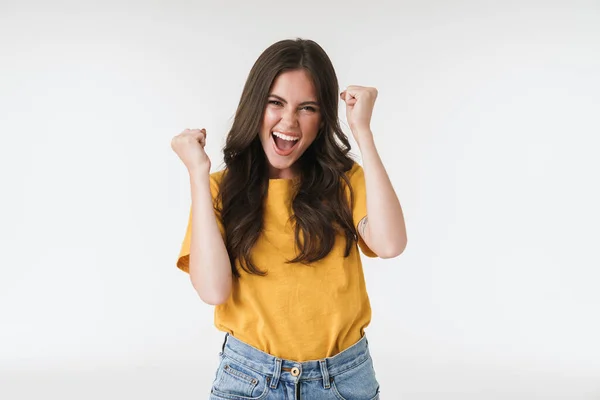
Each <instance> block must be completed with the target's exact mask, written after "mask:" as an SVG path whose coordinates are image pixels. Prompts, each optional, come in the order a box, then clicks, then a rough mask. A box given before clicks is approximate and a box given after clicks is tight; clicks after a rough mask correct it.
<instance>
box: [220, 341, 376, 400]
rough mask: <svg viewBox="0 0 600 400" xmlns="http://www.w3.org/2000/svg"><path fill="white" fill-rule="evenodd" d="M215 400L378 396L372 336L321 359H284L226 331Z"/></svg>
mask: <svg viewBox="0 0 600 400" xmlns="http://www.w3.org/2000/svg"><path fill="white" fill-rule="evenodd" d="M219 356H220V358H221V363H220V364H219V368H218V369H217V373H216V376H215V380H214V382H213V385H212V389H211V394H210V400H378V399H379V383H378V382H377V379H376V378H375V370H374V369H373V360H372V359H371V355H370V353H369V344H368V341H367V337H366V336H363V337H362V338H361V339H360V340H359V341H358V342H356V343H355V344H353V345H352V346H350V347H349V348H348V349H346V350H344V351H342V352H341V353H338V354H336V355H335V356H333V357H328V358H324V359H321V360H314V361H305V362H295V361H291V360H284V359H281V358H278V357H275V356H272V355H270V354H267V353H265V352H262V351H261V350H258V349H257V348H255V347H252V346H250V345H249V344H246V343H244V342H242V341H241V340H239V339H237V338H235V337H233V336H231V335H230V334H226V335H225V341H224V343H223V351H222V352H221V353H219Z"/></svg>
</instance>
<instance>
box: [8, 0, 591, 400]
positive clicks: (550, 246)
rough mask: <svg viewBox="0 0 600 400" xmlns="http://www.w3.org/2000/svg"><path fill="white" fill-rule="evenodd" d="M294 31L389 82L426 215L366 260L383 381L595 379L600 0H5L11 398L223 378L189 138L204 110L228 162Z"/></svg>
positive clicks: (397, 180)
mask: <svg viewBox="0 0 600 400" xmlns="http://www.w3.org/2000/svg"><path fill="white" fill-rule="evenodd" d="M295 37H302V38H309V39H313V40H315V41H317V42H318V43H319V44H321V46H323V48H324V49H325V51H326V52H327V53H328V54H329V56H330V58H331V59H332V61H333V63H334V66H335V68H336V71H337V74H338V78H339V83H340V87H341V88H343V87H345V86H347V85H351V84H356V85H364V86H374V87H376V88H377V89H378V90H379V97H378V99H377V102H376V105H375V111H374V114H373V121H372V129H373V131H374V134H375V136H376V144H377V146H378V149H379V152H380V155H381V157H382V159H383V161H384V164H385V165H386V167H387V170H388V172H389V175H390V177H391V179H392V181H393V184H394V187H395V188H396V190H397V193H398V195H399V198H400V201H401V203H402V206H403V209H404V213H405V217H406V223H407V230H408V237H409V241H408V247H407V249H406V251H405V252H404V253H403V254H402V255H401V256H400V257H398V258H396V259H392V260H381V259H374V260H371V259H365V274H366V277H367V283H368V289H369V293H370V296H371V301H372V307H373V322H372V324H371V326H370V327H369V328H368V330H367V334H368V335H369V338H370V345H371V349H372V353H373V357H374V362H375V368H376V371H377V376H378V379H379V381H380V384H381V393H382V398H383V399H385V400H394V399H405V400H430V399H444V400H447V399H457V400H458V399H460V400H466V399H474V400H475V399H477V400H480V399H534V398H535V399H569V400H574V399H600V340H599V338H600V311H599V310H600V291H599V290H598V287H599V286H600V285H599V282H598V281H599V280H600V272H599V271H600V256H599V255H598V247H599V246H598V242H599V239H600V234H599V230H598V226H599V224H600V213H599V211H598V204H600V194H599V192H600V190H599V187H598V186H599V185H598V181H599V178H598V172H599V171H600V162H599V161H598V151H599V150H598V144H599V140H598V135H599V134H600V3H599V2H598V1H589V2H583V1H581V2H574V1H571V2H569V1H563V2H556V1H555V2H548V1H545V2H541V1H540V2H537V3H534V2H531V1H520V2H517V1H514V2H500V1H498V2H489V1H485V2H476V1H454V2H444V1H437V2H434V1H416V0H414V1H404V2H391V1H390V2H387V3H383V2H377V1H361V2H358V1H336V2H326V1H304V2H294V3H292V2H263V1H251V2H250V1H249V2H242V1H237V2H233V1H230V2H218V3H217V2H212V3H209V2H200V1H181V0H179V1H168V2H167V1H162V2H161V1H152V2H141V1H139V2H119V3H117V2H114V3H112V4H111V3H110V2H102V4H101V3H100V2H98V3H96V4H94V3H90V2H72V3H66V2H60V1H58V2H57V1H53V2H42V1H41V0H40V1H37V2H23V1H20V2H17V1H14V2H8V1H1V2H0V57H1V58H0V132H1V142H0V143H1V144H0V183H1V190H2V192H1V197H0V202H1V207H0V246H1V249H0V398H2V399H10V400H12V399H39V398H48V399H107V398H111V399H131V398H133V399H147V400H150V399H167V398H169V399H175V398H176V399H204V398H207V397H208V391H209V388H210V384H211V383H212V380H213V378H214V372H215V368H216V366H217V354H218V351H219V350H220V345H221V342H222V338H223V336H222V334H221V332H219V331H217V330H216V328H214V326H213V308H212V307H211V306H208V305H206V304H204V303H202V302H201V300H200V299H199V298H198V296H197V295H196V294H195V292H194V290H193V288H192V286H191V284H190V282H189V280H188V278H187V275H185V274H184V273H182V272H180V271H178V270H177V269H176V267H175V261H176V257H177V254H178V252H179V247H180V245H181V241H182V240H183V235H184V233H185V228H186V223H187V217H188V211H189V205H190V188H189V180H188V176H187V171H186V170H185V167H184V166H183V164H182V163H181V162H180V161H179V159H178V158H177V156H176V155H175V153H174V152H173V151H172V150H171V148H170V141H171V138H172V137H173V136H174V135H176V134H178V133H179V132H180V131H182V130H183V129H185V128H187V127H205V128H207V130H208V145H207V150H208V152H209V155H210V156H211V159H212V160H213V170H217V169H220V167H221V166H222V155H221V154H220V149H221V148H222V146H223V144H224V140H225V135H226V133H227V131H228V128H229V127H230V126H231V122H232V118H233V115H234V112H235V108H236V106H237V102H238V100H239V96H240V94H241V90H242V87H243V85H244V82H245V79H246V77H247V74H248V72H249V70H250V68H251V66H252V64H253V63H254V61H255V60H256V58H257V57H258V55H259V54H260V53H261V52H262V51H263V50H264V49H265V48H266V47H268V46H269V45H270V44H272V43H274V42H276V41H278V40H281V39H288V38H295ZM340 111H342V112H341V114H340V116H341V118H342V120H343V121H345V113H344V112H343V111H344V109H343V108H342V107H340ZM344 126H346V125H344ZM346 132H347V133H350V131H349V130H348V129H346Z"/></svg>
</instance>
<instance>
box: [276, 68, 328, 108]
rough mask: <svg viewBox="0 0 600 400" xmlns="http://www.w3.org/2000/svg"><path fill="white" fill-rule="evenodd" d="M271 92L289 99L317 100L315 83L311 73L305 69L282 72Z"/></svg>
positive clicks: (300, 100)
mask: <svg viewBox="0 0 600 400" xmlns="http://www.w3.org/2000/svg"><path fill="white" fill-rule="evenodd" d="M271 94H276V95H278V96H281V97H283V98H285V99H286V100H287V101H296V100H297V101H298V102H302V101H309V100H313V101H316V100H317V94H316V90H315V85H314V83H313V81H312V78H311V76H310V74H309V73H308V72H307V71H306V70H304V69H299V70H294V71H286V72H283V73H281V74H280V75H279V76H278V77H277V78H275V81H274V82H273V86H272V87H271Z"/></svg>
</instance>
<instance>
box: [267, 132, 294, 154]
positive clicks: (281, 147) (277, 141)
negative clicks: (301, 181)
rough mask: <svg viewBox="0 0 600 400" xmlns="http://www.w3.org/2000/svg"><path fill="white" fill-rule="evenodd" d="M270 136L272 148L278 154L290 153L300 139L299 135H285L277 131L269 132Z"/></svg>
mask: <svg viewBox="0 0 600 400" xmlns="http://www.w3.org/2000/svg"><path fill="white" fill-rule="evenodd" d="M271 138H272V139H273V149H275V152H276V153H277V154H279V155H280V156H288V155H290V154H291V153H292V152H293V151H294V148H295V147H296V145H297V144H298V142H299V141H300V136H290V135H285V134H283V133H281V132H277V131H273V132H271Z"/></svg>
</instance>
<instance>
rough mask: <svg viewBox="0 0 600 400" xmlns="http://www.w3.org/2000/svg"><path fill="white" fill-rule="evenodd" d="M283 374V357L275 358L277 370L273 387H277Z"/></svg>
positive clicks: (272, 382)
mask: <svg viewBox="0 0 600 400" xmlns="http://www.w3.org/2000/svg"><path fill="white" fill-rule="evenodd" d="M280 376H281V358H276V359H275V371H273V379H272V380H271V385H270V387H271V389H276V388H277V384H278V383H279V377H280Z"/></svg>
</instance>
